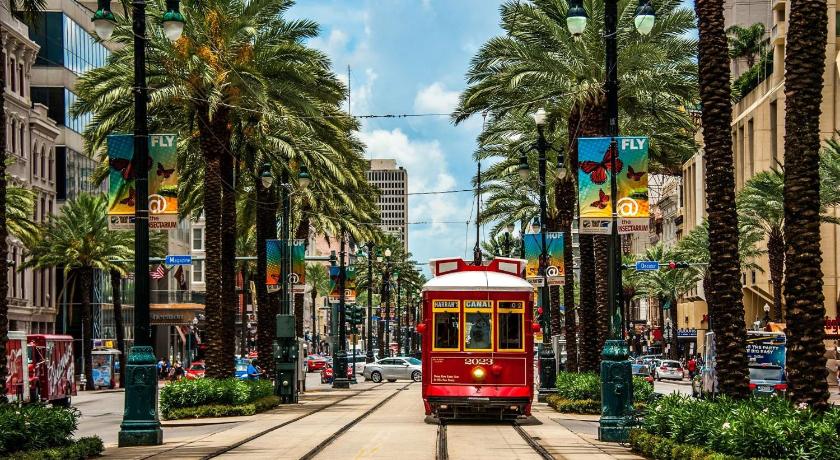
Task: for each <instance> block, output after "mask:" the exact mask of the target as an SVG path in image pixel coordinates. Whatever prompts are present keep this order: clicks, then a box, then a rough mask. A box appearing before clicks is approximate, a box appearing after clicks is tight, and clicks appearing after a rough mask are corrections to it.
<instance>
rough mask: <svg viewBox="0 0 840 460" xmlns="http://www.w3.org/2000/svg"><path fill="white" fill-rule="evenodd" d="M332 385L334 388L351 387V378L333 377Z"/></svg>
mask: <svg viewBox="0 0 840 460" xmlns="http://www.w3.org/2000/svg"><path fill="white" fill-rule="evenodd" d="M332 387H333V388H339V389H346V388H350V379H347V378H344V379H338V378H336V379H333V384H332Z"/></svg>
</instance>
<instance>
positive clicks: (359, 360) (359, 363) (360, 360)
mask: <svg viewBox="0 0 840 460" xmlns="http://www.w3.org/2000/svg"><path fill="white" fill-rule="evenodd" d="M352 360H353V355H347V365H348V366H349V365H350V364H351V363H350V361H352ZM365 365H367V358H366V356H365V355H364V354H361V355H360V354H356V362H355V363H354V366H353V369H354V370H355V371H356V374H361V373H362V372H364V371H365Z"/></svg>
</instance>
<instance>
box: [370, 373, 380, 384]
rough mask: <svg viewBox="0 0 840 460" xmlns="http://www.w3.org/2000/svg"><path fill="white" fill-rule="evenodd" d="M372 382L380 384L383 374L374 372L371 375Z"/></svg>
mask: <svg viewBox="0 0 840 460" xmlns="http://www.w3.org/2000/svg"><path fill="white" fill-rule="evenodd" d="M370 381H371V382H373V383H379V382H381V381H382V374H380V373H379V372H377V371H373V372H371V374H370Z"/></svg>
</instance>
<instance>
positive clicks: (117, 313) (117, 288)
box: [110, 270, 125, 388]
mask: <svg viewBox="0 0 840 460" xmlns="http://www.w3.org/2000/svg"><path fill="white" fill-rule="evenodd" d="M110 275H111V295H112V296H113V298H114V299H113V301H114V329H116V334H117V350H119V351H120V354H119V356H117V359H118V360H119V363H120V382H119V386H117V388H122V387H123V379H122V376H123V375H125V328H124V326H123V318H122V276H120V272H118V271H116V270H111V272H110Z"/></svg>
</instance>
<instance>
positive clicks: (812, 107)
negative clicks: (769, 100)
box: [704, 0, 828, 410]
mask: <svg viewBox="0 0 840 460" xmlns="http://www.w3.org/2000/svg"><path fill="white" fill-rule="evenodd" d="M827 21H828V18H827V11H826V2H825V0H802V1H799V2H795V3H794V4H793V5H792V7H791V9H790V18H789V20H788V36H787V52H786V53H785V187H784V196H785V201H784V202H785V214H784V215H785V227H784V237H785V243H786V244H787V248H788V250H787V254H786V258H785V305H786V307H787V315H786V316H787V325H788V326H787V327H788V343H789V346H788V367H787V370H788V376H787V377H788V385H789V386H788V388H789V390H788V391H789V395H790V398H791V399H792V400H793V401H794V402H795V403H801V404H807V405H808V406H809V407H811V408H813V409H816V410H825V409H826V408H827V407H828V383H827V381H826V377H827V373H828V371H827V370H826V367H825V354H824V351H825V345H824V343H823V338H824V335H825V330H824V328H823V325H824V323H823V319H824V318H825V305H824V304H823V301H824V300H825V299H824V297H823V290H822V287H823V279H822V278H823V273H822V268H821V267H820V262H821V260H822V257H821V255H820V182H819V181H820V176H819V161H820V157H819V152H820V128H819V127H820V114H821V110H820V107H821V104H822V99H823V98H822V88H823V71H824V69H825V49H826V42H827V37H826V35H827ZM704 128H705V126H704Z"/></svg>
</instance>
